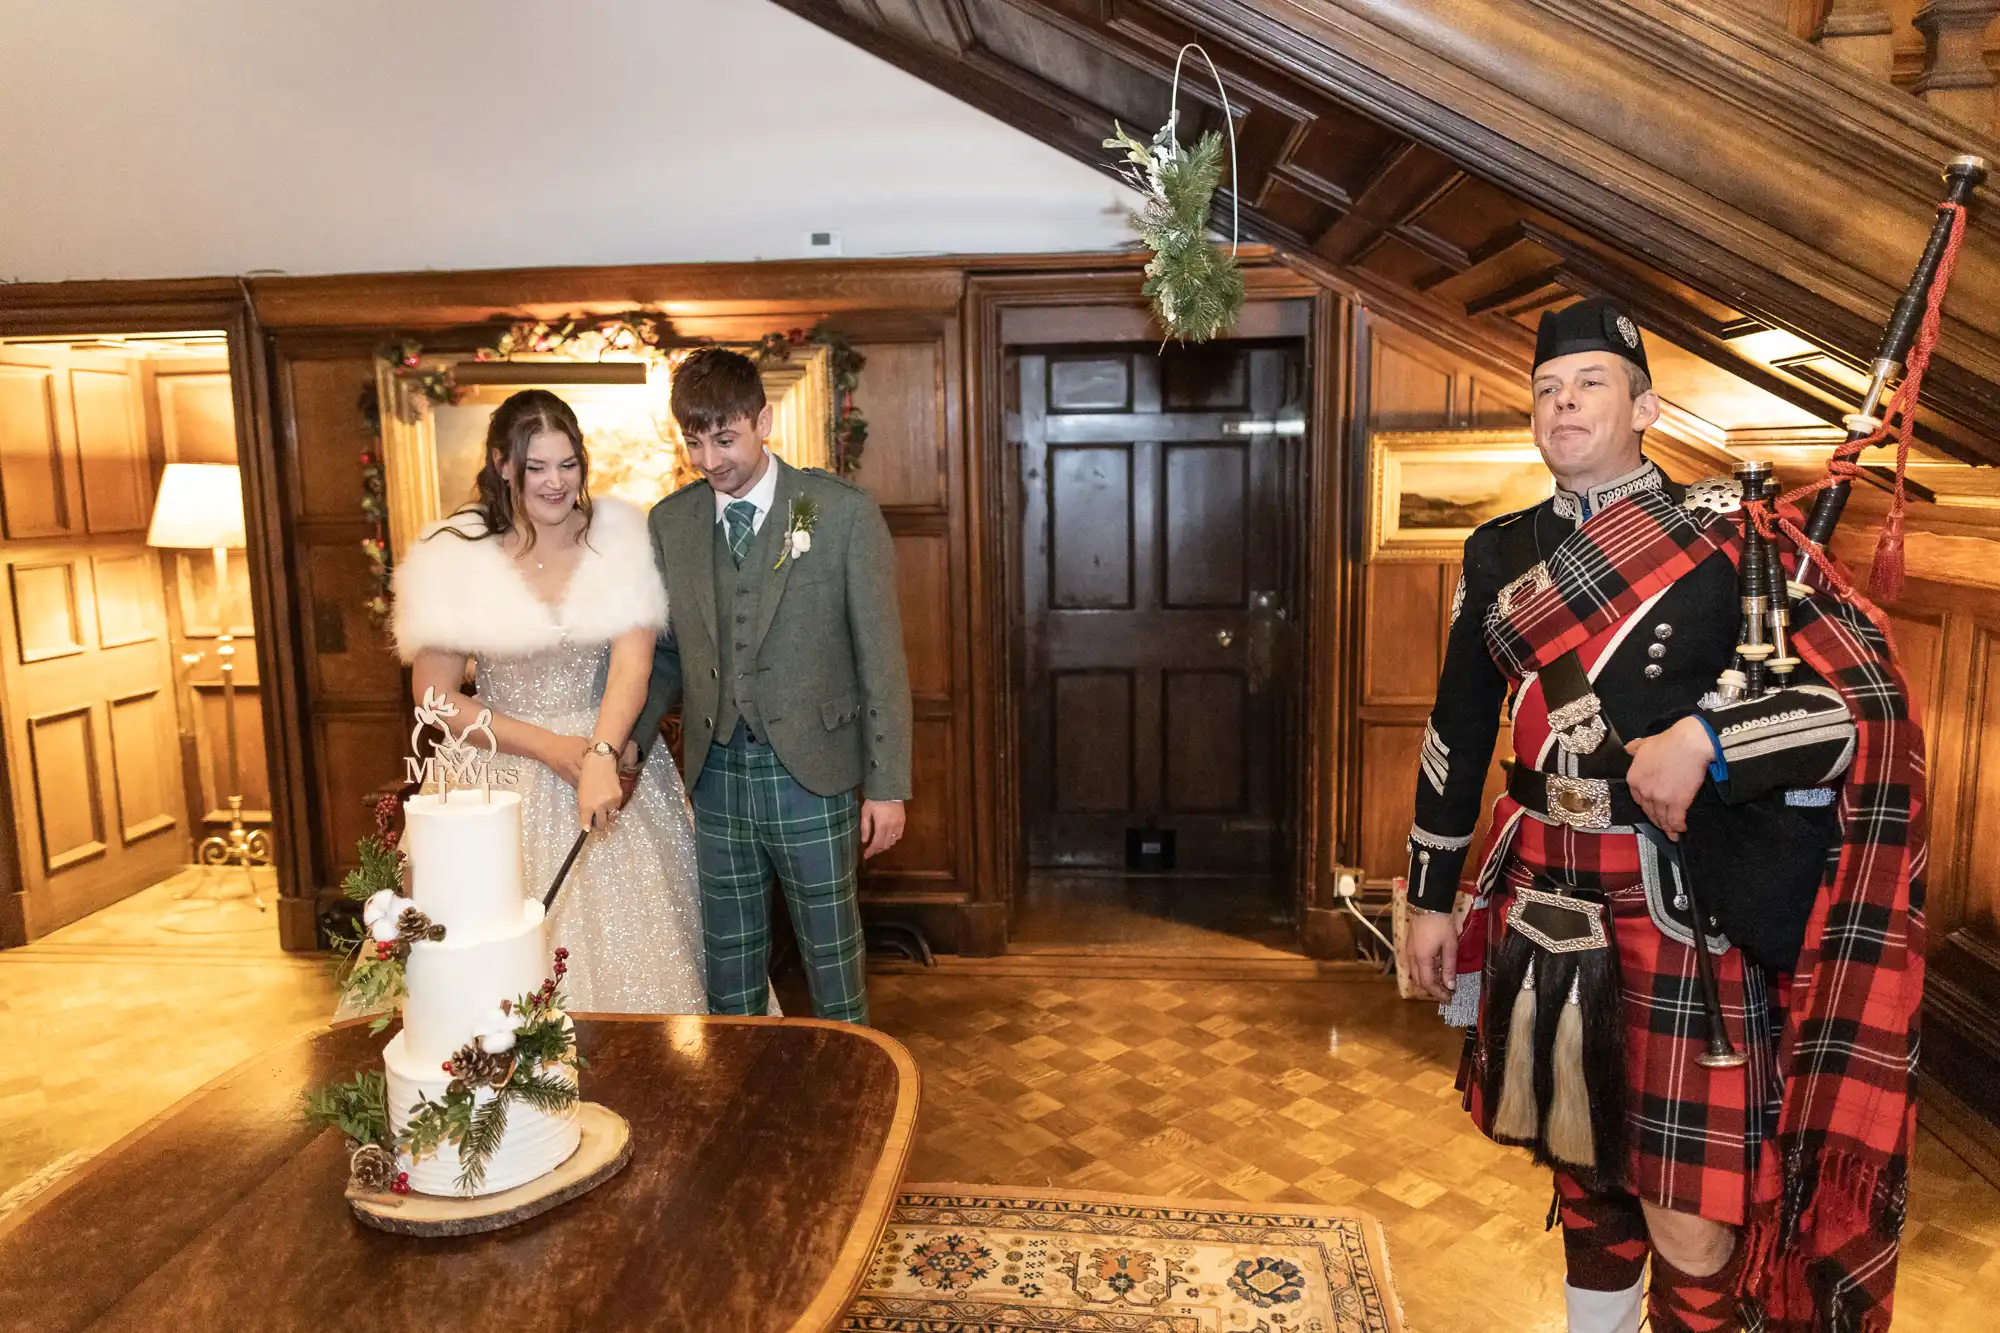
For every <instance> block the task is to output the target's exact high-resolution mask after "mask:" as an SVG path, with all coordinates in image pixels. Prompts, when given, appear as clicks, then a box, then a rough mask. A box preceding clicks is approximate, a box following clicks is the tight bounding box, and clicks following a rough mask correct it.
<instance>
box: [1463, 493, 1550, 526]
mask: <svg viewBox="0 0 2000 1333" xmlns="http://www.w3.org/2000/svg"><path fill="white" fill-rule="evenodd" d="M1547 503H1548V501H1547V500H1542V501H1539V502H1537V503H1535V504H1531V505H1529V506H1528V507H1527V508H1526V509H1516V510H1515V511H1514V512H1513V513H1511V514H1502V515H1500V517H1498V518H1489V519H1487V520H1486V521H1485V522H1484V523H1481V524H1480V525H1479V526H1478V527H1476V528H1474V529H1473V531H1474V532H1486V531H1488V530H1491V531H1493V532H1498V531H1499V530H1500V529H1502V528H1504V527H1507V526H1508V525H1509V524H1513V523H1518V522H1520V521H1521V520H1522V519H1524V518H1526V517H1527V516H1528V515H1530V514H1532V513H1534V512H1535V511H1536V510H1537V509H1540V508H1541V507H1542V506H1543V505H1545V504H1547Z"/></svg>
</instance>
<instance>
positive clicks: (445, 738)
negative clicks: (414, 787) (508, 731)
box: [403, 689, 515, 801]
mask: <svg viewBox="0 0 2000 1333" xmlns="http://www.w3.org/2000/svg"><path fill="white" fill-rule="evenodd" d="M415 712H416V717H417V725H416V726H415V727H413V728H411V730H410V749H411V751H412V752H413V753H412V755H411V757H410V758H408V759H405V760H404V761H403V764H404V771H405V774H406V775H407V777H408V779H409V781H411V782H415V783H418V784H420V785H421V786H422V787H423V788H425V789H429V788H430V787H432V786H435V787H436V788H437V795H438V799H439V800H440V801H442V800H444V799H446V798H447V797H449V796H450V795H451V790H452V788H454V787H457V788H460V789H462V790H468V791H469V790H472V789H473V788H477V789H478V790H479V791H480V792H481V793H482V794H483V795H484V796H485V797H486V798H487V799H488V800H491V799H492V796H493V788H495V787H511V786H513V785H514V782H515V776H514V773H513V770H511V769H507V768H502V767H500V766H499V765H497V764H495V763H494V762H493V759H494V756H495V755H496V754H498V753H499V751H500V740H499V738H498V737H496V736H495V735H494V734H493V710H492V709H490V708H482V709H480V710H479V716H478V717H475V718H474V719H472V721H471V722H469V723H468V724H466V725H465V726H463V727H461V728H459V729H458V730H457V731H455V732H454V731H453V730H452V729H451V719H453V718H455V717H457V716H458V705H457V704H455V703H453V702H452V700H451V697H450V696H449V695H444V694H439V693H438V692H437V691H436V690H434V689H431V690H425V691H424V701H423V702H422V703H420V704H418V705H417V706H416V709H415ZM433 727H435V728H437V730H438V732H439V739H438V741H437V743H436V744H435V745H434V746H433V747H432V750H431V755H430V757H429V758H428V759H419V758H417V757H416V755H417V754H420V753H422V751H423V740H424V732H426V731H428V730H430V729H431V728H433ZM482 734H483V735H484V737H485V741H484V743H483V744H481V743H479V742H477V741H475V740H474V737H475V736H478V735H482Z"/></svg>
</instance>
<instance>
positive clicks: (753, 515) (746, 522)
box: [722, 500, 757, 569]
mask: <svg viewBox="0 0 2000 1333" xmlns="http://www.w3.org/2000/svg"><path fill="white" fill-rule="evenodd" d="M722 521H723V522H724V523H727V524H728V525H729V551H730V554H732V555H734V556H735V557H736V567H737V568H738V569H741V568H743V557H744V556H746V555H748V554H750V538H751V537H752V536H753V535H755V532H756V528H755V526H754V525H755V524H756V522H757V506H756V505H754V504H751V503H750V502H749V501H748V500H734V501H731V502H730V504H729V506H728V507H727V508H725V509H724V510H723V511H722Z"/></svg>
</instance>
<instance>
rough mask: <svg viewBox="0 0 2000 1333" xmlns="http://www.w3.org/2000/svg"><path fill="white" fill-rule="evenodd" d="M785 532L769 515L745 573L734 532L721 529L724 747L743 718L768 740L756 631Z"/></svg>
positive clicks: (719, 642) (719, 721)
mask: <svg viewBox="0 0 2000 1333" xmlns="http://www.w3.org/2000/svg"><path fill="white" fill-rule="evenodd" d="M783 527H784V523H783V522H782V521H780V519H779V516H778V514H777V512H776V511H775V510H774V511H773V512H771V513H769V514H766V515H765V516H764V526H763V527H761V528H759V529H758V530H757V535H756V536H754V537H752V538H751V539H750V549H749V550H748V551H747V552H745V553H744V556H743V567H742V568H741V569H739V568H737V566H736V556H735V553H734V552H732V551H731V550H730V549H729V535H728V534H729V530H728V527H727V526H726V525H725V524H723V523H722V522H720V521H718V522H717V523H716V525H715V626H716V635H715V654H716V669H717V671H718V672H719V674H720V675H721V677H722V702H721V704H720V709H721V711H720V712H718V713H717V714H716V715H715V738H716V739H717V740H719V741H727V740H728V739H729V738H730V736H732V735H734V734H735V731H736V720H737V719H738V718H741V719H743V721H744V722H746V723H748V724H749V726H750V730H752V731H754V732H756V733H757V734H758V735H759V736H762V735H763V734H764V719H763V717H762V716H760V715H759V714H758V712H757V662H756V658H755V657H754V656H753V655H752V654H751V652H750V630H751V626H752V624H753V622H754V620H755V617H756V614H757V607H758V604H759V603H760V602H761V601H762V600H763V594H764V583H765V576H766V575H769V574H772V573H774V572H775V571H773V570H772V568H771V566H772V565H774V564H776V563H777V560H778V549H779V548H778V543H777V542H776V541H774V540H773V538H774V537H775V536H776V535H777V534H778V533H779V532H780V530H782V529H783Z"/></svg>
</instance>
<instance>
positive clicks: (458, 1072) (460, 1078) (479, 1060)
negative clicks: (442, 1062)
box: [451, 1041, 514, 1092]
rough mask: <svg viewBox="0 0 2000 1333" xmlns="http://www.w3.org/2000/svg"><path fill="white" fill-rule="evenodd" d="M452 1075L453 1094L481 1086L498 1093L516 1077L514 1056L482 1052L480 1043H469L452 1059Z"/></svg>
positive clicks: (503, 1052) (506, 1052)
mask: <svg viewBox="0 0 2000 1333" xmlns="http://www.w3.org/2000/svg"><path fill="white" fill-rule="evenodd" d="M451 1073H452V1080H451V1091H453V1092H464V1091H467V1090H468V1089H473V1088H477V1087H479V1086H480V1085H481V1084H484V1085H485V1086H487V1087H489V1088H492V1089H493V1090H494V1091H495V1092H498V1091H499V1090H500V1089H502V1088H504V1087H506V1086H507V1081H508V1080H509V1079H511V1078H513V1077H514V1054H513V1052H511V1051H502V1052H500V1053H498V1054H495V1053H494V1052H492V1051H482V1050H480V1049H479V1043H478V1042H476V1041H475V1042H467V1043H466V1044H465V1045H464V1046H462V1047H460V1048H459V1050H458V1053H457V1054H456V1055H454V1056H452V1057H451Z"/></svg>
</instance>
